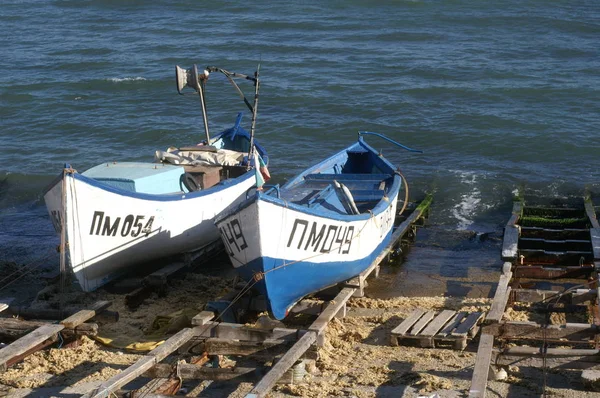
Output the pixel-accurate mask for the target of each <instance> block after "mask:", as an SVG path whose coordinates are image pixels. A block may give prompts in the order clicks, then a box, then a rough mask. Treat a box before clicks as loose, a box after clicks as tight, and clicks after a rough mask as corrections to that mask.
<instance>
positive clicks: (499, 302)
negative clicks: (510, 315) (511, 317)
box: [485, 271, 512, 323]
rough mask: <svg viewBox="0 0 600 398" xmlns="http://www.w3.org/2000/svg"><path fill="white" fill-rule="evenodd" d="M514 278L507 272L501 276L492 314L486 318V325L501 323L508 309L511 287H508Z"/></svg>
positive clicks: (489, 313) (491, 310)
mask: <svg viewBox="0 0 600 398" xmlns="http://www.w3.org/2000/svg"><path fill="white" fill-rule="evenodd" d="M511 278H512V272H510V271H509V272H507V273H505V274H502V275H501V276H500V281H499V282H498V287H497V288H496V293H495V294H494V301H492V307H491V309H490V312H488V314H487V316H486V318H485V319H486V323H492V322H500V320H501V319H502V316H503V315H504V311H505V309H506V303H507V302H508V298H509V297H510V287H509V286H508V284H509V282H510V280H511Z"/></svg>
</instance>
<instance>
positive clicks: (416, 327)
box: [409, 311, 435, 336]
mask: <svg viewBox="0 0 600 398" xmlns="http://www.w3.org/2000/svg"><path fill="white" fill-rule="evenodd" d="M434 317H435V311H428V312H427V313H426V314H425V315H423V316H422V317H421V319H419V320H418V321H417V323H415V325H414V326H413V327H412V329H411V331H410V333H409V334H410V335H411V336H416V335H418V334H419V332H420V331H421V330H422V329H423V328H424V327H425V326H426V325H427V324H428V323H429V321H431V320H432V319H433V318H434Z"/></svg>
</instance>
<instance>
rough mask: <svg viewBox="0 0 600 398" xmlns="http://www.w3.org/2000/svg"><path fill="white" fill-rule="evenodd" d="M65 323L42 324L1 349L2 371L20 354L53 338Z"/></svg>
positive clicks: (0, 364) (0, 366) (0, 367)
mask: <svg viewBox="0 0 600 398" xmlns="http://www.w3.org/2000/svg"><path fill="white" fill-rule="evenodd" d="M64 328H65V327H64V326H63V325H55V324H48V325H44V326H41V327H39V328H37V329H36V330H34V331H33V332H31V333H29V334H27V335H25V336H23V337H21V338H20V339H18V340H16V341H14V342H12V343H11V344H9V345H8V346H6V347H4V348H3V349H1V350H0V371H1V372H3V371H5V370H6V368H7V363H8V362H9V361H10V360H11V359H12V358H13V357H16V356H18V355H21V354H23V353H25V352H27V351H28V350H30V349H31V348H32V347H34V346H36V345H38V344H41V343H43V342H44V341H46V340H48V339H50V338H53V337H55V336H56V334H57V333H58V332H60V331H61V330H63V329H64Z"/></svg>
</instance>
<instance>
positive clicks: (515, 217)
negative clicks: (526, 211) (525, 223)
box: [506, 200, 523, 227]
mask: <svg viewBox="0 0 600 398" xmlns="http://www.w3.org/2000/svg"><path fill="white" fill-rule="evenodd" d="M521 214H523V202H521V201H520V200H517V201H514V202H513V208H512V214H511V216H510V219H509V220H508V222H507V223H506V226H507V227H512V226H514V225H516V224H517V222H518V221H519V218H521Z"/></svg>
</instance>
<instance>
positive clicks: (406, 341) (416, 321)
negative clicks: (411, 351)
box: [391, 309, 484, 350]
mask: <svg viewBox="0 0 600 398" xmlns="http://www.w3.org/2000/svg"><path fill="white" fill-rule="evenodd" d="M483 317H484V313H483V312H473V313H467V312H456V311H452V310H443V311H441V312H439V313H436V312H435V311H425V310H422V309H416V310H414V311H413V312H412V313H411V314H410V315H409V316H408V318H406V319H405V320H404V321H403V322H402V323H401V324H400V325H398V326H397V327H396V328H395V329H394V330H392V332H391V344H392V345H393V346H397V345H414V346H417V347H425V348H436V347H437V348H440V347H450V348H453V349H455V350H464V349H465V348H466V347H467V343H468V340H469V339H471V338H473V337H474V336H475V335H476V334H477V332H478V331H479V324H480V323H481V321H482V319H483Z"/></svg>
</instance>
